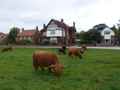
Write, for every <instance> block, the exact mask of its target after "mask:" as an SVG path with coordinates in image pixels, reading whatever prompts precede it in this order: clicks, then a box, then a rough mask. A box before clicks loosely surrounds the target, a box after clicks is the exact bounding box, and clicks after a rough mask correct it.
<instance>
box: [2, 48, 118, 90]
mask: <svg viewBox="0 0 120 90" xmlns="http://www.w3.org/2000/svg"><path fill="white" fill-rule="evenodd" d="M35 50H38V49H31V48H28V49H26V48H17V49H14V50H13V51H12V52H4V53H1V52H0V90H120V50H99V49H89V50H88V51H87V52H86V53H85V54H84V56H83V59H79V58H73V59H72V58H70V57H68V55H58V57H59V59H60V62H61V63H63V64H64V66H65V68H64V73H63V75H62V76H61V77H60V78H56V77H55V76H54V75H53V74H52V73H50V72H48V71H47V70H46V71H40V70H39V71H38V72H35V71H34V69H33V67H32V53H33V52H34V51H35ZM43 50H49V51H52V52H54V53H57V49H43Z"/></svg>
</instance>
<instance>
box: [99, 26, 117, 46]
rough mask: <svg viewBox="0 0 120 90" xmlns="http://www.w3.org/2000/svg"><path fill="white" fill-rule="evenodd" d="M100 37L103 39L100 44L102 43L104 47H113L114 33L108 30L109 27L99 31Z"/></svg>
mask: <svg viewBox="0 0 120 90" xmlns="http://www.w3.org/2000/svg"><path fill="white" fill-rule="evenodd" d="M101 36H102V37H103V40H102V42H103V43H104V45H113V44H114V41H115V40H114V39H115V38H114V36H115V32H114V31H113V30H112V29H110V28H109V27H106V28H104V29H103V30H102V31H101Z"/></svg>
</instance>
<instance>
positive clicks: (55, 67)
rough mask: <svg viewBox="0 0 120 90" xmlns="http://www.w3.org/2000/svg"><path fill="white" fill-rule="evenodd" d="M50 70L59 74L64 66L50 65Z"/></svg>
mask: <svg viewBox="0 0 120 90" xmlns="http://www.w3.org/2000/svg"><path fill="white" fill-rule="evenodd" d="M50 69H51V72H53V73H54V75H56V76H60V75H61V74H62V72H63V69H64V66H63V65H62V64H55V65H50Z"/></svg>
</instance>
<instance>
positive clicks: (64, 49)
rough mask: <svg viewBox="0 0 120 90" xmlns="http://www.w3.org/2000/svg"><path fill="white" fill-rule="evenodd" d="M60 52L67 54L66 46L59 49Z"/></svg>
mask: <svg viewBox="0 0 120 90" xmlns="http://www.w3.org/2000/svg"><path fill="white" fill-rule="evenodd" d="M58 52H59V53H62V54H66V46H62V48H59V49H58Z"/></svg>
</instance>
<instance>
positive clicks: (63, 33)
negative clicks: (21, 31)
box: [40, 19, 76, 45]
mask: <svg viewBox="0 0 120 90" xmlns="http://www.w3.org/2000/svg"><path fill="white" fill-rule="evenodd" d="M75 38H76V28H75V23H74V22H73V26H68V25H67V24H65V23H64V20H63V19H61V21H58V20H54V19H51V20H50V21H49V23H48V24H47V25H45V24H44V25H43V29H42V30H41V31H40V43H41V44H44V43H46V42H48V43H50V44H55V45H74V44H75Z"/></svg>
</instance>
